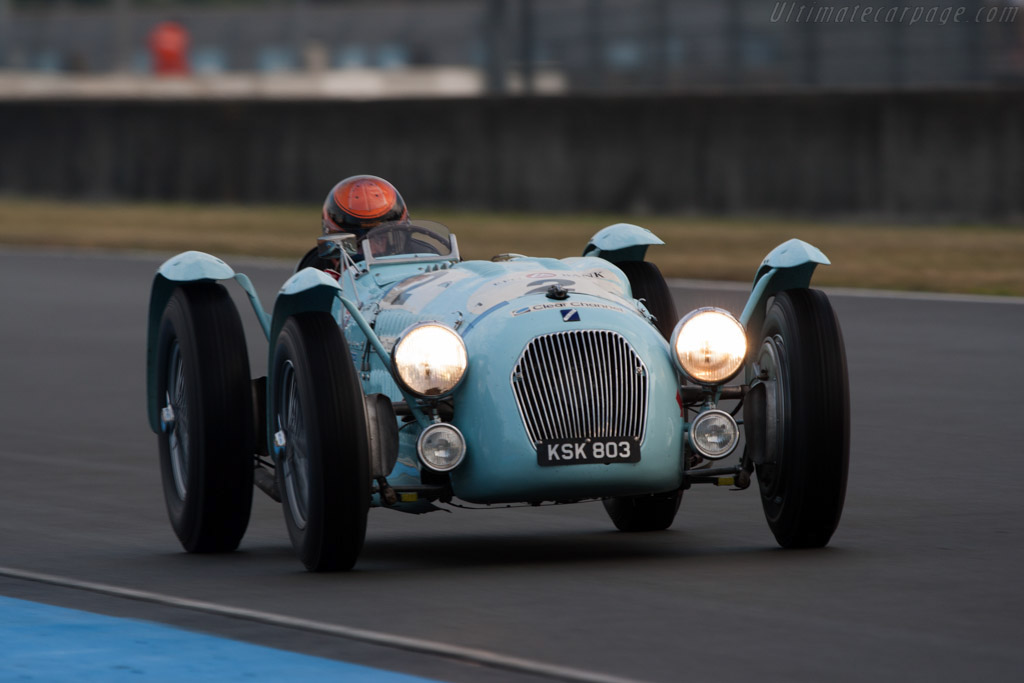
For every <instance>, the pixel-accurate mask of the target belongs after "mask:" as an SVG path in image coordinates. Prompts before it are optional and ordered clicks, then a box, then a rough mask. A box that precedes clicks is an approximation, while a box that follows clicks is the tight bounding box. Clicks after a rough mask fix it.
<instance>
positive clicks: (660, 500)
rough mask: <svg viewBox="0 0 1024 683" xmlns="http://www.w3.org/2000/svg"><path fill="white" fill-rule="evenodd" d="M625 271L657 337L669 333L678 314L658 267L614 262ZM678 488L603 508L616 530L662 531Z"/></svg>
mask: <svg viewBox="0 0 1024 683" xmlns="http://www.w3.org/2000/svg"><path fill="white" fill-rule="evenodd" d="M615 265H617V266H618V267H619V269H620V270H621V271H622V272H623V273H625V274H626V277H627V278H628V279H629V285H630V288H631V289H632V290H633V298H634V299H643V300H644V306H645V307H646V308H647V310H648V312H650V314H651V315H653V316H654V319H655V321H654V324H655V326H656V327H657V328H658V331H659V332H661V336H663V337H664V338H665V339H668V338H669V337H671V336H672V330H673V328H675V325H676V322H677V321H678V320H679V315H678V314H677V313H676V304H675V301H673V300H672V292H670V291H669V288H668V283H666V282H665V278H664V277H663V276H662V274H661V271H660V270H659V269H658V266H656V265H654V264H653V263H651V262H649V261H624V262H622V263H617V264H615ZM682 499H683V492H682V490H679V491H669V492H668V493H658V494H655V495H649V496H623V497H619V498H606V499H605V500H604V501H603V502H604V509H605V510H607V511H608V516H609V517H611V520H612V523H613V524H615V528H617V529H618V530H619V531H663V530H665V529H667V528H669V527H670V526H672V522H673V521H675V518H676V513H677V512H678V511H679V504H680V502H681V501H682Z"/></svg>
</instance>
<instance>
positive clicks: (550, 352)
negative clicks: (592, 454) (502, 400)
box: [512, 330, 649, 445]
mask: <svg viewBox="0 0 1024 683" xmlns="http://www.w3.org/2000/svg"><path fill="white" fill-rule="evenodd" d="M648 389H649V373H648V371H647V366H646V365H645V364H644V362H643V360H642V359H641V358H640V356H639V355H638V354H637V353H636V351H635V350H634V349H633V347H632V346H631V345H630V344H629V342H628V341H626V339H625V337H623V336H622V335H620V334H618V333H617V332H612V331H610V330H571V331H567V332H556V333H554V334H547V335H542V336H540V337H536V338H535V339H533V340H532V341H530V343H529V344H528V345H527V346H526V349H525V350H524V351H523V353H522V355H521V356H520V357H519V360H518V361H517V362H516V364H515V367H514V368H513V370H512V391H513V394H514V395H515V399H516V404H517V405H518V407H519V413H520V415H521V417H522V419H523V426H524V427H525V428H526V433H527V435H528V436H529V438H530V441H532V442H533V443H534V444H535V445H536V444H538V443H540V442H541V441H548V440H560V439H585V438H588V437H636V438H637V439H639V440H640V441H641V442H642V441H643V438H644V434H645V432H646V428H647V400H648V394H649V391H648Z"/></svg>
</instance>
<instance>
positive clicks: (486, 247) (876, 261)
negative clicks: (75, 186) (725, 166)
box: [0, 198, 1024, 296]
mask: <svg viewBox="0 0 1024 683" xmlns="http://www.w3.org/2000/svg"><path fill="white" fill-rule="evenodd" d="M414 215H415V216H416V217H419V218H427V219H431V220H437V221H440V222H442V223H444V224H446V225H448V226H449V227H451V229H452V231H453V232H454V233H455V234H456V235H457V236H458V238H459V246H460V249H461V251H462V254H463V256H464V257H465V258H468V259H488V258H490V257H491V256H493V255H494V254H498V253H503V252H517V253H524V254H530V255H537V256H554V257H559V258H561V257H565V256H576V255H579V254H580V253H581V251H582V249H583V246H584V245H585V244H586V243H587V241H588V239H589V238H590V236H591V235H593V234H594V233H595V232H596V231H597V230H599V229H600V228H602V227H604V226H606V225H609V224H611V223H618V222H631V223H636V224H638V225H642V226H644V227H646V228H649V229H650V230H652V231H653V232H654V233H655V234H657V235H658V236H659V237H661V238H662V239H663V240H664V241H665V243H666V244H665V246H660V247H652V248H651V249H650V251H649V252H648V258H649V259H650V260H651V261H653V262H655V263H656V264H658V266H659V267H660V268H661V270H662V272H664V273H665V275H666V276H668V277H685V278H698V279H710V280H732V281H747V280H750V279H751V278H752V277H753V274H754V271H755V270H756V268H757V265H758V264H759V263H760V261H761V259H762V258H763V257H764V255H765V254H766V253H768V251H770V250H771V249H772V247H774V246H775V245H777V244H779V243H780V242H784V241H785V240H788V239H790V238H792V237H798V238H800V239H803V240H806V241H807V242H810V243H811V244H814V245H815V246H817V247H818V248H820V249H821V250H822V251H824V252H825V254H827V255H828V256H829V258H830V259H831V261H832V264H833V265H832V266H831V267H827V268H820V269H819V270H818V271H817V272H816V273H815V276H814V282H815V284H816V285H819V286H835V287H862V288H869V289H897V290H910V291H929V292H961V293H971V294H999V295H1013V296H1024V229H1021V228H1019V227H1012V226H987V225H927V226H925V225H896V224H880V223H868V222H815V221H809V220H779V219H766V220H759V219H754V218H742V219H741V218H707V217H679V216H626V215H610V214H594V215H551V214H510V213H479V212H461V211H450V210H436V211H432V210H419V211H416V212H415V214H414ZM319 230H320V225H319V207H317V206H316V205H310V206H237V205H189V204H157V203H96V202H67V201H50V200H46V201H44V200H26V199H12V198H4V199H0V243H3V244H9V245H32V246H62V247H75V248H84V249H150V250H158V251H167V252H177V251H184V250H187V249H198V250H201V251H208V252H210V253H214V254H217V255H218V256H230V255H241V254H245V255H254V256H269V257H281V258H286V259H292V258H296V259H297V258H298V257H299V256H300V255H301V254H302V253H304V252H305V251H306V250H307V249H309V247H310V246H312V245H313V244H314V241H315V239H316V236H317V235H318V234H319Z"/></svg>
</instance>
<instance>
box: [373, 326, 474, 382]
mask: <svg viewBox="0 0 1024 683" xmlns="http://www.w3.org/2000/svg"><path fill="white" fill-rule="evenodd" d="M391 361H392V364H393V366H394V368H395V373H396V374H397V375H398V379H399V380H400V381H401V383H402V385H403V386H404V387H405V388H406V389H408V390H409V391H411V392H412V393H414V394H416V395H418V396H432V397H433V396H444V395H445V394H448V393H451V392H452V391H453V390H454V389H455V387H457V386H458V384H459V382H461V381H462V378H463V376H464V375H465V374H466V368H467V367H468V366H469V359H468V356H467V354H466V344H465V343H464V342H463V341H462V337H460V336H459V333H458V332H456V331H455V330H453V329H452V328H450V327H448V326H447V325H442V324H441V323H421V324H419V325H414V326H413V327H410V328H409V329H408V330H406V331H405V332H403V333H402V336H401V338H400V339H399V340H398V343H397V344H395V348H394V350H392V352H391Z"/></svg>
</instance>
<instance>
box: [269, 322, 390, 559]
mask: <svg viewBox="0 0 1024 683" xmlns="http://www.w3.org/2000/svg"><path fill="white" fill-rule="evenodd" d="M272 372H273V374H272V377H273V387H272V389H271V392H272V393H271V397H272V398H271V400H272V401H273V409H272V413H271V414H272V416H273V420H274V423H273V429H274V430H275V432H276V433H277V436H278V437H279V438H275V444H276V446H275V451H276V452H275V456H276V458H277V472H278V477H279V480H278V485H279V487H280V491H281V503H282V506H283V508H284V517H285V523H286V525H287V527H288V535H289V536H290V537H291V541H292V546H293V547H294V548H295V551H296V552H297V553H298V555H299V558H300V559H301V560H302V563H303V564H304V565H305V566H306V569H308V570H309V571H312V572H325V571H344V570H348V569H351V568H352V567H353V566H354V565H355V563H356V560H357V559H358V557H359V553H360V551H361V550H362V547H363V540H364V538H365V537H366V518H367V512H368V510H369V507H370V475H369V443H368V439H367V431H366V413H365V412H364V411H365V408H364V405H363V393H362V387H361V385H360V382H359V377H358V375H357V374H356V369H355V366H354V365H353V363H352V357H351V356H350V354H349V349H348V344H347V343H346V342H345V338H344V337H343V336H342V334H341V332H340V330H339V329H338V324H337V323H336V322H335V320H334V318H333V317H331V316H330V315H328V314H327V313H303V314H300V315H296V316H293V317H291V318H289V319H288V321H287V322H286V323H285V324H284V327H283V328H282V329H281V333H280V335H279V336H278V338H277V343H276V345H275V351H274V360H273V370H272ZM282 443H283V447H282Z"/></svg>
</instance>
